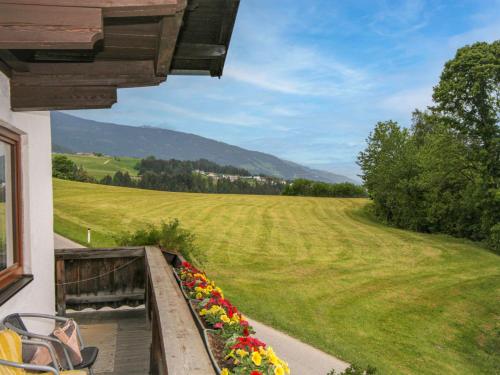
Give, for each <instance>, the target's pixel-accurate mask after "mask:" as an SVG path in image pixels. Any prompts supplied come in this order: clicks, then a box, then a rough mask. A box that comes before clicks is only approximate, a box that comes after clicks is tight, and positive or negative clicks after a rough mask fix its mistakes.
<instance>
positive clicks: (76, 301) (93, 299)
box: [66, 290, 145, 305]
mask: <svg viewBox="0 0 500 375" xmlns="http://www.w3.org/2000/svg"><path fill="white" fill-rule="evenodd" d="M144 300H145V291H144V290H139V291H134V292H116V293H114V294H106V293H102V294H98V295H97V296H96V295H93V294H89V295H80V296H77V295H73V294H68V295H66V304H68V305H84V304H94V303H98V304H101V303H119V302H127V301H139V302H142V301H144Z"/></svg>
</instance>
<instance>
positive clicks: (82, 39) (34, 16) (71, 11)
mask: <svg viewBox="0 0 500 375" xmlns="http://www.w3.org/2000/svg"><path fill="white" fill-rule="evenodd" d="M103 35H104V34H103V25H102V11H101V9H100V8H78V7H76V8H75V7H60V6H38V5H15V4H0V49H92V48H93V46H94V43H95V42H96V41H97V40H99V39H102V37H103Z"/></svg>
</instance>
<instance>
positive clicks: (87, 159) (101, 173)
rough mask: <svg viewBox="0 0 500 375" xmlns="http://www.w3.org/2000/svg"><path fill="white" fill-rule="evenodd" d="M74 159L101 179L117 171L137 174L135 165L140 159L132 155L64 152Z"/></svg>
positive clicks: (92, 174) (132, 174)
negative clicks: (116, 155) (96, 154)
mask: <svg viewBox="0 0 500 375" xmlns="http://www.w3.org/2000/svg"><path fill="white" fill-rule="evenodd" d="M64 155H66V156H67V157H68V158H69V159H71V160H72V161H74V162H75V163H76V165H78V166H82V167H83V168H84V169H85V170H86V171H87V172H88V173H89V175H90V176H92V177H95V178H97V179H101V178H103V177H105V176H106V175H108V174H109V175H110V176H113V175H114V174H115V173H116V172H117V171H122V172H128V173H129V174H130V175H131V176H137V170H135V169H134V166H135V165H136V164H137V163H138V162H139V160H140V159H137V158H130V157H116V158H115V157H110V156H94V155H74V154H64Z"/></svg>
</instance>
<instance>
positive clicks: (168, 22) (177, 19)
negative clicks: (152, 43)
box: [155, 10, 184, 76]
mask: <svg viewBox="0 0 500 375" xmlns="http://www.w3.org/2000/svg"><path fill="white" fill-rule="evenodd" d="M183 17H184V10H182V11H181V12H179V13H177V14H176V15H174V16H167V17H163V19H162V20H161V23H160V36H159V38H158V47H157V52H156V59H155V68H156V69H155V70H156V75H159V76H165V75H167V73H168V72H169V71H170V66H171V65H172V59H173V57H174V52H175V46H176V44H177V38H178V36H179V31H180V29H181V25H182V19H183Z"/></svg>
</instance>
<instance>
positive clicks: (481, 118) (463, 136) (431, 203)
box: [358, 42, 500, 249]
mask: <svg viewBox="0 0 500 375" xmlns="http://www.w3.org/2000/svg"><path fill="white" fill-rule="evenodd" d="M433 97H434V100H435V102H436V105H435V106H434V107H432V108H431V109H430V110H429V111H426V112H420V111H415V113H414V116H413V125H412V127H411V129H404V128H401V127H400V126H399V125H398V124H397V123H395V122H393V121H387V122H379V123H378V124H377V125H376V127H375V129H374V131H373V132H372V133H371V134H370V136H369V137H368V139H367V147H366V149H365V150H364V151H363V152H361V153H360V154H359V157H358V164H359V165H360V167H361V170H362V172H363V175H362V178H363V180H364V183H365V186H366V188H367V190H368V192H369V195H370V197H371V198H372V199H373V201H374V212H375V215H376V216H378V217H379V218H380V219H382V220H383V221H385V222H387V223H391V224H394V225H396V226H398V227H402V228H408V229H412V230H417V231H425V232H444V233H448V234H452V235H454V236H458V237H467V238H470V239H473V240H480V241H481V240H486V241H487V242H488V243H489V244H490V246H491V247H492V248H494V249H496V248H498V229H497V228H498V227H497V225H498V224H499V223H500V198H499V196H500V195H499V191H500V190H499V183H500V174H499V167H500V161H499V155H500V143H499V139H500V130H499V118H498V116H499V113H500V112H499V110H500V105H499V97H500V42H494V43H492V44H487V43H476V44H474V45H472V46H467V47H464V48H461V49H460V50H458V52H457V55H456V56H455V58H454V59H453V60H451V61H449V62H448V63H446V65H445V68H444V71H443V74H442V75H441V81H440V83H439V85H437V86H436V88H435V90H434V96H433Z"/></svg>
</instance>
